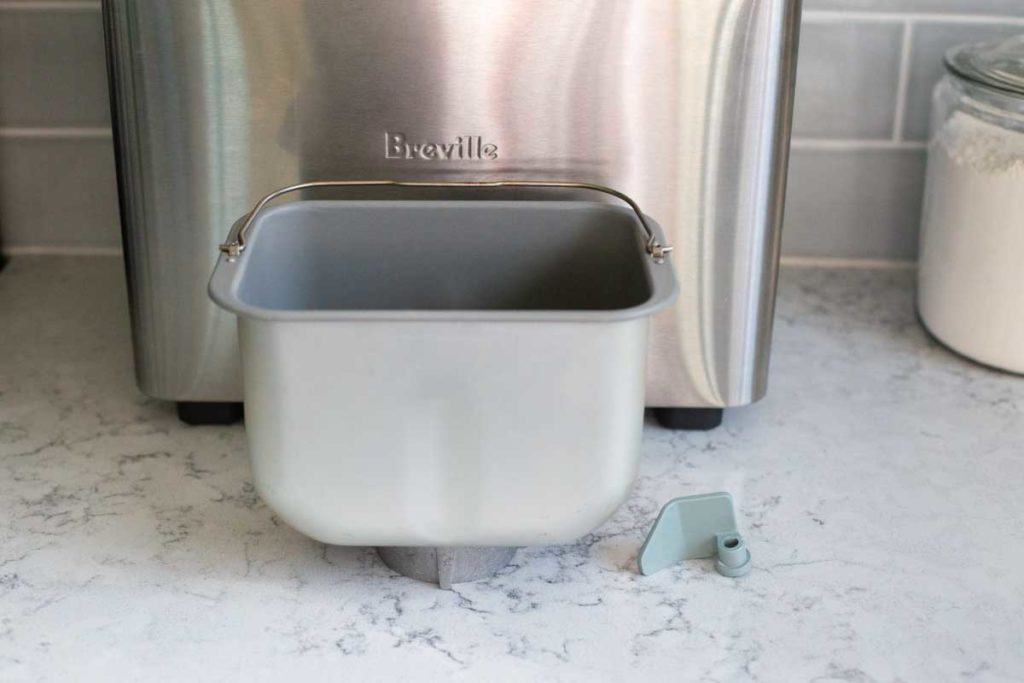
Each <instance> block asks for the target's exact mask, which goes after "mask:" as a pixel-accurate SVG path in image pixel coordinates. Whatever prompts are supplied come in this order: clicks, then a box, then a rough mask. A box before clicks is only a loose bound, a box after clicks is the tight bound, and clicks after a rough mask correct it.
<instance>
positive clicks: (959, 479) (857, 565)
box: [0, 257, 1024, 681]
mask: <svg viewBox="0 0 1024 683" xmlns="http://www.w3.org/2000/svg"><path fill="white" fill-rule="evenodd" d="M122 279H123V275H122V269H121V263H120V261H119V260H117V259H113V258H80V259H73V258H55V257H22V258H16V259H14V260H13V261H12V262H11V263H10V264H9V265H8V267H7V269H6V270H5V271H4V272H3V273H0V679H3V680H5V681H11V680H68V679H75V680H145V681H161V680H240V679H242V678H244V679H246V680H285V679H290V680H353V681H373V680H382V681H385V680H386V681H397V680H402V681H413V680H474V681H506V680H510V681H519V680H522V681H529V680H559V681H604V680H608V681H618V680H645V681H679V680H690V679H708V680H765V681H802V680H811V679H815V680H851V681H871V680H881V681H891V680H905V681H935V680H953V679H958V678H977V679H980V680H1010V679H1017V680H1019V679H1020V677H1021V676H1024V562H1022V560H1024V495H1022V494H1024V379H1022V378H1020V377H1013V376H1009V375H1006V374H1001V373H998V372H995V371H992V370H989V369H986V368H983V367H980V366H976V365H972V364H970V363H968V362H966V361H964V360H962V359H960V358H958V357H956V356H954V355H953V354H951V353H950V352H948V351H946V350H945V349H943V348H941V347H939V346H938V345H936V344H935V343H934V342H932V341H930V340H929V339H928V338H927V337H926V335H925V334H924V333H923V332H922V330H921V328H920V327H919V326H918V324H917V322H916V320H915V317H914V312H913V306H912V296H913V274H912V273H911V272H910V271H900V270H876V271H857V270H845V271H828V270H813V269H799V270H787V271H786V272H784V274H783V277H782V281H781V289H780V299H779V308H778V317H777V322H776V329H775V344H774V353H773V360H772V369H771V384H770V391H769V396H768V397H767V398H766V399H765V400H764V401H762V402H760V403H758V404H757V405H755V406H752V407H749V408H744V409H737V410H733V411H730V412H728V413H727V414H726V419H725V423H724V425H723V426H722V427H721V428H719V429H717V430H715V431H712V432H710V433H673V432H669V431H665V430H663V429H660V428H659V427H658V426H656V425H655V424H653V423H649V424H648V425H647V428H646V432H645V443H644V458H643V463H642V469H641V475H640V478H639V480H638V482H637V485H636V489H635V492H634V494H633V496H632V498H631V499H630V500H629V502H628V503H627V504H626V505H625V506H623V507H622V509H621V510H620V511H619V512H618V513H617V514H616V515H615V516H614V517H613V518H612V519H611V520H609V521H608V522H607V523H606V524H604V525H603V526H602V527H600V528H599V529H598V530H596V531H595V532H594V533H592V534H590V535H589V536H587V537H585V538H583V539H581V540H580V541H579V542H578V543H577V544H576V545H571V546H565V547H551V548H530V549H525V550H520V551H519V553H518V554H517V556H516V558H515V560H514V563H513V564H512V565H511V566H510V567H509V568H508V569H507V570H506V571H505V572H503V573H502V574H500V575H499V576H497V577H495V578H493V579H491V580H488V581H482V582H478V583H473V584H461V585H458V586H456V590H454V591H451V592H449V591H442V590H439V589H437V588H435V587H432V586H430V585H427V584H423V583H419V582H416V581H413V580H411V579H406V578H402V577H398V576H395V575H393V574H392V573H391V572H389V571H388V570H387V568H385V567H384V566H383V565H382V564H381V563H380V562H379V561H378V560H377V558H376V556H375V554H374V553H373V551H372V550H368V549H363V548H340V547H325V546H323V545H321V544H319V543H316V542H314V541H311V540H309V539H307V538H305V537H303V536H301V535H299V534H298V533H297V532H295V531H292V530H291V529H289V528H288V527H286V526H284V525H283V524H281V523H280V522H279V521H278V520H276V519H275V518H274V516H273V515H272V514H271V513H270V511H269V510H268V509H267V508H266V507H265V506H264V505H263V504H262V503H261V502H260V500H259V498H258V497H257V496H256V494H255V493H254V491H253V488H252V485H251V483H250V476H249V464H248V462H247V459H246V452H245V443H244V438H243V433H242V429H241V427H232V428H215V427H204V428H189V427H185V426H183V425H181V424H179V422H178V421H177V419H176V418H175V415H174V413H173V407H172V406H170V405H168V404H165V403H161V402H158V401H153V400H149V399H147V398H145V397H143V396H142V395H141V394H140V393H139V392H138V390H137V389H136V388H135V386H134V381H133V376H132V366H131V351H130V340H129V333H128V328H127V313H126V296H125V291H124V287H123V284H122ZM716 490H728V491H731V492H732V493H733V495H734V497H735V498H736V501H737V505H738V513H739V517H740V526H741V530H742V531H743V532H744V533H745V536H746V538H747V540H748V542H749V544H750V547H751V550H752V552H753V555H754V563H755V568H754V570H753V572H752V573H751V574H750V576H748V577H746V578H745V579H742V580H739V581H735V580H732V579H727V578H724V577H721V576H719V575H717V574H716V573H715V572H714V570H713V569H712V567H711V564H710V562H709V561H696V562H691V563H687V564H686V565H681V566H679V567H678V568H675V569H671V570H666V571H664V572H662V573H659V574H656V575H653V576H649V577H644V576H640V575H638V574H637V573H636V571H635V569H634V565H635V557H636V553H637V550H638V548H639V545H640V543H641V542H642V540H643V536H644V534H645V532H646V530H647V528H648V526H649V524H650V522H651V520H652V519H653V517H654V515H655V513H656V512H657V510H658V508H659V507H660V505H661V504H662V503H664V502H665V501H667V500H669V499H671V498H673V497H675V496H680V495H686V494H691V493H700V492H707V491H716Z"/></svg>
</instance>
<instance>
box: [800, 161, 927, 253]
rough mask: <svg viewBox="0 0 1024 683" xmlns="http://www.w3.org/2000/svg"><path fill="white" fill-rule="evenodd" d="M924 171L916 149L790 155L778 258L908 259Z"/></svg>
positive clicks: (914, 246)
mask: <svg viewBox="0 0 1024 683" xmlns="http://www.w3.org/2000/svg"><path fill="white" fill-rule="evenodd" d="M924 165H925V152H924V150H898V149H891V150H888V149H887V150H856V151H848V150H842V151H833V150H808V149H794V150H793V154H792V157H791V160H790V166H789V190H788V193H787V199H786V219H785V226H784V228H783V233H782V234H783V239H782V247H783V253H784V254H786V255H789V256H815V257H821V256H832V257H842V258H874V259H913V258H915V256H916V254H917V232H918V226H919V223H920V214H921V197H922V192H923V185H924Z"/></svg>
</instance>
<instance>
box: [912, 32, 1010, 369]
mask: <svg viewBox="0 0 1024 683" xmlns="http://www.w3.org/2000/svg"><path fill="white" fill-rule="evenodd" d="M946 69H947V74H946V76H945V77H944V78H943V79H942V80H941V81H940V82H939V83H938V85H937V86H936V87H935V92H934V97H933V102H932V104H933V108H932V127H931V131H932V134H931V140H930V142H929V145H928V173H927V181H926V184H925V198H924V210H923V214H922V228H921V244H920V257H919V264H918V311H919V313H920V316H921V320H922V322H923V323H924V325H925V326H926V327H927V328H928V330H929V331H930V332H931V333H932V334H933V335H934V336H935V337H936V338H938V339H939V340H940V341H941V342H943V343H944V344H946V345H947V346H949V347H950V348H952V349H954V350H955V351H958V352H960V353H961V354H963V355H965V356H968V357H971V358H974V359H975V360H978V361H980V362H982V363H985V364H988V365H992V366H995V367H999V368H1003V369H1007V370H1011V371H1015V372H1024V36H1018V37H1015V38H1012V39H1010V40H1007V41H1005V42H1002V43H988V44H978V45H967V46H963V47H959V48H955V49H953V50H951V51H950V52H949V53H948V54H947V55H946Z"/></svg>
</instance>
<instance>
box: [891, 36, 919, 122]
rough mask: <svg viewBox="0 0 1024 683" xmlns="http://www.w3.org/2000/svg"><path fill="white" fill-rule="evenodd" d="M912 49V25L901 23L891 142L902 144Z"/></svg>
mask: <svg viewBox="0 0 1024 683" xmlns="http://www.w3.org/2000/svg"><path fill="white" fill-rule="evenodd" d="M913 49H914V24H913V22H911V21H905V22H903V46H902V48H901V49H900V76H899V81H897V83H896V112H895V114H893V121H892V141H893V142H903V123H904V120H905V119H906V117H907V91H908V90H909V88H910V57H911V53H912V52H913Z"/></svg>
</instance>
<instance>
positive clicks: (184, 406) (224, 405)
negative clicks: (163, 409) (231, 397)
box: [178, 401, 244, 426]
mask: <svg viewBox="0 0 1024 683" xmlns="http://www.w3.org/2000/svg"><path fill="white" fill-rule="evenodd" d="M243 416H244V411H243V409H242V404H241V403H230V402H227V401H178V419H179V420H181V421H182V422H184V423H185V424H187V425H193V426H199V425H230V424H234V423H236V422H238V421H240V420H241V419H242V417H243Z"/></svg>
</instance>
